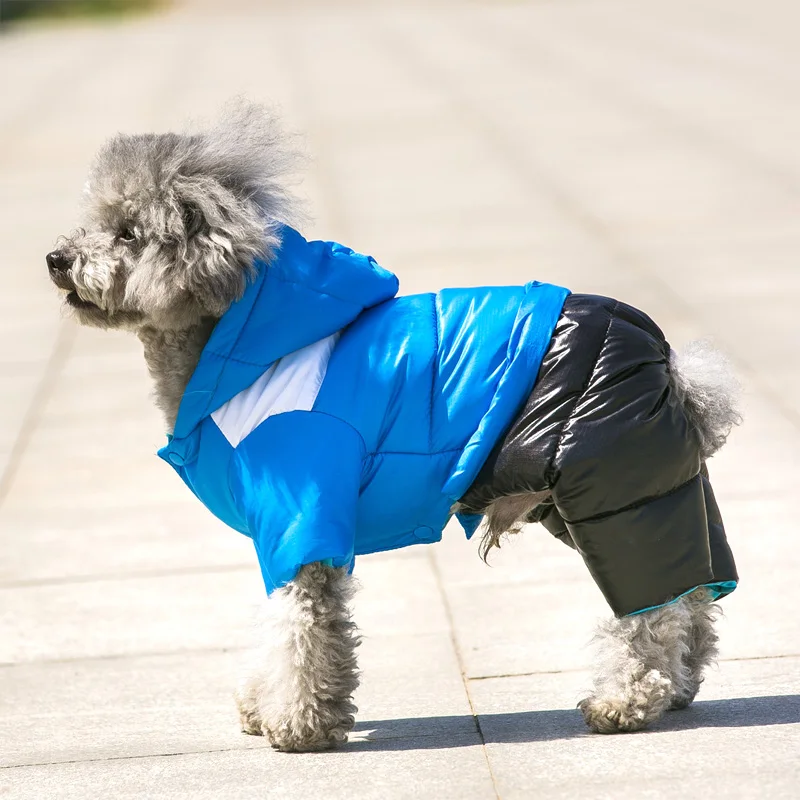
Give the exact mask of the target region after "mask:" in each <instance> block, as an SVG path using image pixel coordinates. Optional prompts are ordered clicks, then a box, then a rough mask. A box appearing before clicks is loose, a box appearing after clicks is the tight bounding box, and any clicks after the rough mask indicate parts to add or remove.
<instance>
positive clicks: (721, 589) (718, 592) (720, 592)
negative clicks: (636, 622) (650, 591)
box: [625, 581, 737, 617]
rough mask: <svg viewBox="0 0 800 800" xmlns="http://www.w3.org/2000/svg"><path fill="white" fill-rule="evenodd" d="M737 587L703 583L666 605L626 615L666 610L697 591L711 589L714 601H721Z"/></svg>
mask: <svg viewBox="0 0 800 800" xmlns="http://www.w3.org/2000/svg"><path fill="white" fill-rule="evenodd" d="M736 586H737V583H736V581H718V582H717V583H702V584H700V585H699V586H694V587H692V588H691V589H687V590H686V591H685V592H683V594H679V595H678V596H677V597H674V598H673V599H672V600H669V601H668V602H666V603H661V604H660V605H657V606H648V607H647V608H641V609H639V610H638V611H633V612H631V613H630V614H626V615H625V616H626V617H635V616H636V615H637V614H644V612H645V611H653V610H655V609H656V608H665V607H666V606H671V605H672V604H673V603H677V602H678V600H680V599H681V597H686V595H687V594H691V593H692V592H693V591H694V590H695V589H701V588H703V589H709V590H710V591H711V594H712V595H713V597H712V598H711V599H712V600H719V598H720V597H724V596H725V595H726V594H730V593H731V592H732V591H733V590H734V589H735V588H736Z"/></svg>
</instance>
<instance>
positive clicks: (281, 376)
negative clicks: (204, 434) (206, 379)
mask: <svg viewBox="0 0 800 800" xmlns="http://www.w3.org/2000/svg"><path fill="white" fill-rule="evenodd" d="M338 338H339V334H338V333H334V334H333V335H332V336H328V337H327V338H325V339H321V340H320V341H318V342H314V344H310V345H308V347H304V348H303V349H302V350H296V351H295V352H294V353H289V355H287V356H284V357H283V358H281V359H279V360H278V361H276V362H275V363H274V364H273V365H272V366H271V367H270V368H269V369H268V370H267V371H266V372H265V373H264V374H263V375H262V376H261V377H260V378H259V379H258V380H257V381H255V382H254V383H252V384H251V385H250V386H248V387H247V388H246V389H245V390H244V391H241V392H239V394H237V395H236V396H234V397H232V398H231V399H230V400H228V402H227V403H225V405H223V406H220V407H219V408H218V409H217V410H216V411H215V412H214V413H213V414H212V415H211V419H213V420H214V422H216V423H217V427H218V428H219V429H220V430H221V431H222V434H223V436H225V438H226V439H227V440H228V442H229V443H230V444H231V446H232V447H237V446H238V444H239V442H241V441H242V439H244V438H245V437H246V436H247V435H248V434H250V433H252V432H253V431H254V430H255V429H256V428H257V427H258V426H259V425H260V424H261V423H262V422H263V421H264V420H265V419H267V418H268V417H272V416H274V415H275V414H285V413H286V412H287V411H311V409H312V408H313V406H314V403H315V401H316V399H317V395H318V394H319V389H320V386H322V381H323V380H324V378H325V373H326V371H327V369H328V361H329V360H330V357H331V353H332V352H333V348H334V347H335V345H336V340H337V339H338Z"/></svg>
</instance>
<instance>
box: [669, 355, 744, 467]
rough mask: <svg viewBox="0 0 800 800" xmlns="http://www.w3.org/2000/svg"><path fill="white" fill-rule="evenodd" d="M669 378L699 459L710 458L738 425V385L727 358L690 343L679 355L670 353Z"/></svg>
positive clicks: (739, 391) (739, 387)
mask: <svg viewBox="0 0 800 800" xmlns="http://www.w3.org/2000/svg"><path fill="white" fill-rule="evenodd" d="M670 374H671V377H672V381H673V385H674V387H675V391H676V393H677V395H678V398H679V399H680V401H681V402H682V403H683V407H684V410H685V412H686V416H687V417H688V419H689V422H690V423H691V425H692V427H693V428H694V430H695V432H696V433H697V437H698V440H699V445H700V454H701V457H702V458H703V459H707V458H710V457H711V456H712V455H714V453H716V452H717V451H718V450H719V449H720V448H721V447H722V445H724V444H725V441H726V440H727V438H728V435H729V434H730V432H731V429H732V428H733V426H734V425H739V424H740V423H741V421H742V417H741V414H740V413H739V399H740V395H741V385H740V384H739V381H738V380H737V379H736V377H735V375H734V374H733V371H732V369H731V366H730V363H729V362H728V360H727V358H725V356H724V355H723V354H722V353H720V352H719V351H718V350H715V349H714V348H713V347H712V346H711V344H710V343H709V342H707V341H696V342H690V343H689V344H688V345H686V347H684V348H683V349H682V350H681V351H680V352H676V351H674V350H673V351H672V353H671V358H670Z"/></svg>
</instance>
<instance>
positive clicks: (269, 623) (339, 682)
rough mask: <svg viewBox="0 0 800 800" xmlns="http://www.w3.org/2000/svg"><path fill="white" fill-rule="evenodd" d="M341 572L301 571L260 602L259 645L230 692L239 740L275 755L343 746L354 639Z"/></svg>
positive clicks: (353, 682) (354, 675)
mask: <svg viewBox="0 0 800 800" xmlns="http://www.w3.org/2000/svg"><path fill="white" fill-rule="evenodd" d="M354 588H355V581H354V579H353V578H352V576H351V575H349V574H348V573H347V570H346V569H344V568H342V569H336V568H333V567H328V566H325V565H323V564H320V563H317V564H309V565H307V566H305V567H303V568H302V569H301V570H300V572H299V573H298V575H297V578H296V579H295V580H294V581H292V583H290V584H289V585H288V586H286V587H284V588H283V589H279V590H278V591H276V592H275V593H274V594H273V596H272V597H271V598H270V600H269V601H268V603H267V609H266V613H265V617H264V619H263V621H262V624H261V634H262V640H261V643H260V646H259V647H258V648H257V649H256V650H255V652H254V653H253V660H252V662H251V663H250V666H249V669H248V671H247V675H246V677H245V678H244V680H243V681H242V683H241V685H240V687H239V691H238V692H237V698H236V699H237V703H238V706H239V713H240V716H241V721H242V729H243V730H244V731H245V732H246V733H253V734H263V735H264V736H266V737H267V738H268V739H269V742H270V744H271V745H272V746H273V747H274V748H276V749H277V750H283V751H287V752H291V751H294V752H303V751H309V750H326V749H328V748H330V747H334V746H335V745H337V744H339V743H341V742H344V741H346V740H347V734H348V733H349V731H350V729H351V728H352V727H353V723H354V721H355V717H354V714H355V712H356V710H357V709H356V707H355V705H354V704H353V692H354V691H355V690H356V687H357V686H358V669H357V663H356V655H355V649H356V647H357V646H358V644H359V636H358V632H357V630H356V626H355V623H354V622H353V621H352V619H351V615H350V608H349V602H350V600H351V598H352V596H353V593H354Z"/></svg>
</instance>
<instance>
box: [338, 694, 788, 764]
mask: <svg viewBox="0 0 800 800" xmlns="http://www.w3.org/2000/svg"><path fill="white" fill-rule="evenodd" d="M478 722H479V723H480V733H481V734H482V735H483V741H485V742H486V744H514V743H523V742H524V743H531V742H546V741H557V740H562V739H575V738H584V737H592V736H594V734H592V733H590V732H589V731H588V730H587V729H586V726H585V725H584V723H583V719H582V717H581V715H580V713H579V712H578V711H577V710H576V709H557V710H552V711H519V712H516V713H510V714H480V715H479V716H478ZM791 724H800V695H797V694H792V695H774V696H770V697H736V698H731V699H727V700H706V701H698V702H697V703H694V704H693V705H692V706H691V707H690V708H688V709H686V710H685V711H676V712H673V713H669V714H667V715H666V716H665V717H664V718H663V719H662V720H661V721H659V722H658V723H657V724H655V725H653V726H652V728H650V729H649V730H648V731H645V732H644V733H650V734H657V733H663V732H667V731H681V730H694V729H697V728H742V727H759V726H767V725H791ZM353 733H354V735H355V736H359V735H360V736H363V737H364V738H363V739H361V740H356V741H351V742H350V744H349V745H348V746H347V748H346V749H347V750H437V749H444V748H452V747H469V746H472V745H476V744H480V742H481V737H480V735H479V733H478V728H477V726H476V723H475V718H474V717H472V716H469V715H462V716H449V717H419V718H416V719H414V718H411V719H392V720H380V721H377V722H368V721H367V722H359V723H358V724H357V725H356V728H355V730H354V732H353Z"/></svg>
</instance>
